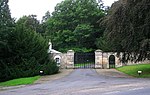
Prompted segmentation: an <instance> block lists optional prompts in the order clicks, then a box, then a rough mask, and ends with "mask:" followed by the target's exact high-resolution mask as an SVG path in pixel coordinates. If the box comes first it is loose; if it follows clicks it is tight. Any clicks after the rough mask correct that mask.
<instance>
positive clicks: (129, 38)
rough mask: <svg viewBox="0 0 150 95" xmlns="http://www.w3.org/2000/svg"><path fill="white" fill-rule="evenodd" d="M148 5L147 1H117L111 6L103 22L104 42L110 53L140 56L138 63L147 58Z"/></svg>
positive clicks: (149, 49)
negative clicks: (104, 27) (109, 48)
mask: <svg viewBox="0 0 150 95" xmlns="http://www.w3.org/2000/svg"><path fill="white" fill-rule="evenodd" d="M149 5H150V2H149V1H147V0H119V1H117V2H115V3H114V4H113V5H112V7H111V8H110V10H109V13H108V15H107V16H106V17H105V18H104V20H103V24H104V25H105V26H106V30H105V37H106V42H108V45H109V46H110V47H111V50H112V51H117V52H126V53H128V55H131V53H134V54H135V56H137V54H140V55H139V56H137V57H138V59H137V60H138V61H141V60H144V59H145V58H149V56H150V53H149V52H150V32H149V30H150V10H149V9H150V6H149ZM128 55H127V56H126V58H128Z"/></svg>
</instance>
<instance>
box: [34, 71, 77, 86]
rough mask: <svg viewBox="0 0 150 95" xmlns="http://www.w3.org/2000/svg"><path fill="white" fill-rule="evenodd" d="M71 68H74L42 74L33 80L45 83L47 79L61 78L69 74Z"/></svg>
mask: <svg viewBox="0 0 150 95" xmlns="http://www.w3.org/2000/svg"><path fill="white" fill-rule="evenodd" d="M73 70H74V69H61V70H60V72H59V73H58V74H54V75H47V76H42V77H41V78H40V79H39V80H37V81H36V82H35V84H41V83H45V82H47V81H49V82H51V81H53V80H57V79H60V78H63V77H65V76H67V75H69V74H70V73H72V72H73Z"/></svg>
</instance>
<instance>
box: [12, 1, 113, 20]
mask: <svg viewBox="0 0 150 95" xmlns="http://www.w3.org/2000/svg"><path fill="white" fill-rule="evenodd" d="M61 1H64V0H9V7H10V10H11V14H12V17H15V18H17V19H18V18H20V17H22V16H23V15H31V14H34V15H37V18H38V19H39V20H41V19H42V16H44V15H45V13H46V11H48V10H49V11H50V12H53V11H54V7H55V6H56V4H57V3H60V2H61ZM103 1H104V4H105V5H108V6H110V5H111V4H112V3H113V2H114V0H103Z"/></svg>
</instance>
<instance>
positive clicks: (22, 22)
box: [16, 15, 42, 33]
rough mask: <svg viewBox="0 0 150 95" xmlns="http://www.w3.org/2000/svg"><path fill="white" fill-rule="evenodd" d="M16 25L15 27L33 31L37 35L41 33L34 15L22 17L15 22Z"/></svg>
mask: <svg viewBox="0 0 150 95" xmlns="http://www.w3.org/2000/svg"><path fill="white" fill-rule="evenodd" d="M16 24H17V26H20V27H25V28H24V29H28V30H31V31H35V32H37V33H41V32H42V31H41V30H42V29H41V27H40V22H39V21H38V20H37V19H36V15H29V16H23V17H21V18H20V19H19V20H18V21H17V22H16Z"/></svg>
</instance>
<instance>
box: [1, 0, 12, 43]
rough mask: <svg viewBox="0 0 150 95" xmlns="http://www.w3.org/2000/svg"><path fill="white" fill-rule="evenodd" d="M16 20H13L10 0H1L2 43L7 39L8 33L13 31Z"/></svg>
mask: <svg viewBox="0 0 150 95" xmlns="http://www.w3.org/2000/svg"><path fill="white" fill-rule="evenodd" d="M13 24H14V20H13V19H12V18H11V14H10V10H9V6H8V0H0V41H2V40H4V39H5V38H7V37H6V36H7V33H8V32H11V31H12V27H13Z"/></svg>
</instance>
